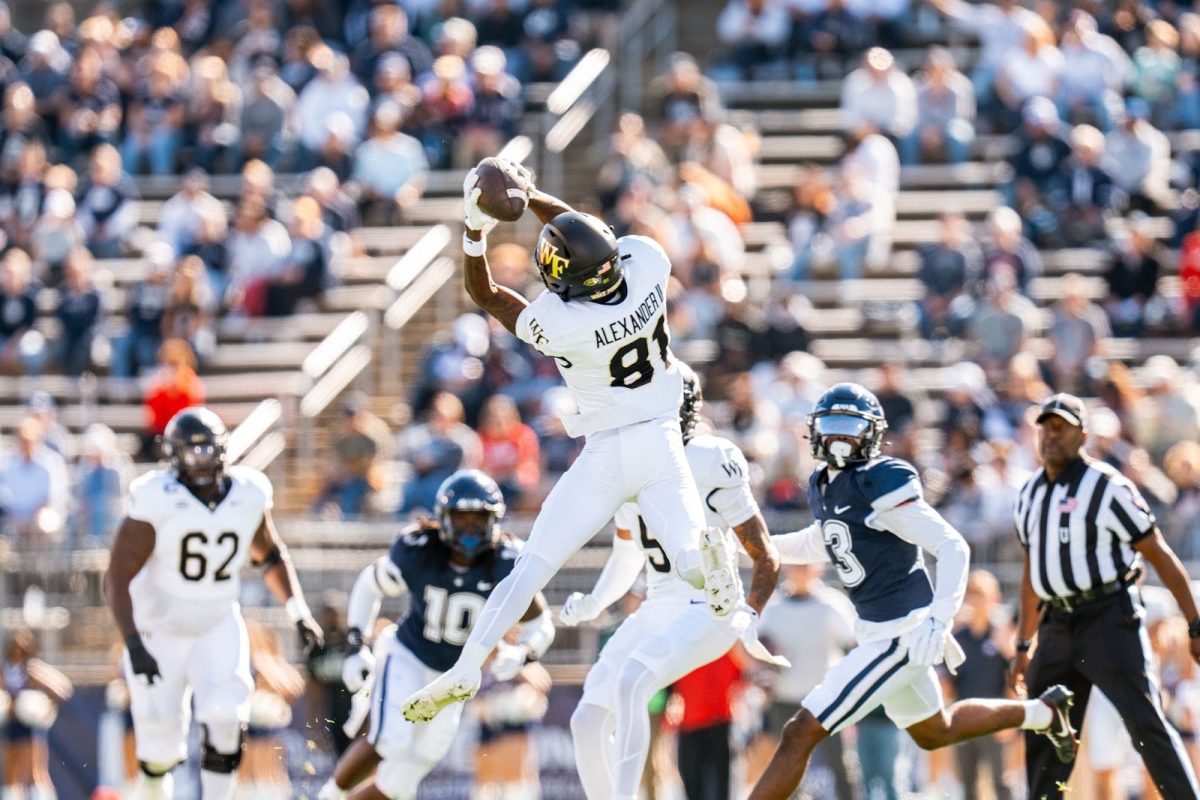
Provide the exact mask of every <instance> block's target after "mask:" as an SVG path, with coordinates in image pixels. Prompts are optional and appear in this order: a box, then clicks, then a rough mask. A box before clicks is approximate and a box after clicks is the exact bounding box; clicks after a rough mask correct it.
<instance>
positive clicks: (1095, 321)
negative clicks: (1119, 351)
mask: <svg viewBox="0 0 1200 800" xmlns="http://www.w3.org/2000/svg"><path fill="white" fill-rule="evenodd" d="M1060 294H1061V299H1060V300H1059V301H1058V303H1057V304H1055V306H1054V317H1053V321H1052V322H1051V323H1050V329H1049V330H1048V331H1047V336H1048V338H1049V339H1050V342H1051V344H1053V345H1054V347H1053V349H1052V350H1051V357H1050V364H1049V369H1050V374H1051V376H1052V379H1053V381H1054V389H1055V391H1059V392H1072V393H1080V394H1082V393H1083V391H1084V388H1085V387H1084V386H1083V384H1082V381H1083V377H1084V375H1085V372H1084V367H1085V365H1086V364H1087V362H1088V360H1089V359H1091V358H1094V357H1096V356H1097V355H1099V351H1100V343H1101V342H1102V341H1104V340H1105V339H1107V338H1108V337H1109V336H1111V335H1112V331H1111V330H1109V327H1108V317H1107V316H1105V314H1104V309H1102V308H1101V307H1100V306H1098V305H1096V304H1095V303H1093V302H1091V301H1090V300H1089V299H1088V296H1087V284H1086V282H1085V280H1084V278H1083V276H1082V275H1079V274H1078V273H1074V272H1072V273H1070V274H1068V275H1065V276H1063V279H1062V289H1061V292H1060Z"/></svg>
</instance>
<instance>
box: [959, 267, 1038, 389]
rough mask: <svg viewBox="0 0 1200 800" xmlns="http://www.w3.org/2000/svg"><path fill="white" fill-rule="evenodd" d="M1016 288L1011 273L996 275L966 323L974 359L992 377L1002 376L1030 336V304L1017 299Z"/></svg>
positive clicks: (991, 278) (1006, 271)
mask: <svg viewBox="0 0 1200 800" xmlns="http://www.w3.org/2000/svg"><path fill="white" fill-rule="evenodd" d="M1016 285H1017V284H1016V279H1015V278H1014V277H1013V275H1012V273H1011V272H1010V271H1008V270H998V271H996V272H995V273H993V274H992V276H991V277H990V278H988V281H987V284H986V287H985V289H984V296H983V302H982V303H980V304H979V306H978V307H977V308H976V309H975V311H974V313H973V314H971V318H970V320H968V322H967V331H966V334H967V339H968V341H970V342H972V343H973V345H974V348H975V357H976V359H977V360H978V362H979V364H980V365H981V366H982V367H983V368H984V370H985V371H987V372H988V373H989V374H990V375H993V376H994V375H998V374H1003V372H1004V370H1005V369H1006V368H1007V367H1008V362H1009V361H1011V360H1012V357H1013V356H1015V355H1016V354H1017V353H1018V352H1020V351H1021V349H1022V348H1023V347H1024V346H1025V340H1026V338H1028V336H1029V323H1028V321H1027V319H1028V315H1029V311H1030V308H1029V302H1028V301H1027V300H1024V299H1023V298H1021V297H1019V296H1018V295H1017V293H1016Z"/></svg>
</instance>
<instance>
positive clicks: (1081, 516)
mask: <svg viewBox="0 0 1200 800" xmlns="http://www.w3.org/2000/svg"><path fill="white" fill-rule="evenodd" d="M1013 522H1014V523H1015V525H1016V527H1017V537H1018V538H1019V539H1020V540H1021V545H1022V546H1023V547H1024V548H1025V550H1026V552H1028V554H1029V575H1030V578H1031V579H1032V581H1033V591H1034V592H1035V593H1037V595H1038V597H1041V598H1042V599H1045V600H1048V599H1050V598H1052V597H1070V596H1072V595H1075V594H1078V593H1080V592H1083V591H1086V590H1088V589H1092V588H1095V587H1098V586H1100V585H1102V584H1105V583H1108V582H1110V581H1115V580H1118V579H1119V578H1122V577H1124V576H1125V575H1126V574H1127V573H1128V572H1129V571H1130V569H1132V568H1133V567H1135V566H1138V565H1139V564H1140V561H1141V556H1140V554H1138V552H1137V551H1136V550H1134V549H1133V547H1132V545H1133V543H1134V542H1136V541H1138V540H1139V539H1141V538H1142V537H1144V536H1148V535H1149V534H1150V533H1152V532H1153V531H1154V524H1155V523H1154V515H1153V514H1151V513H1150V509H1149V508H1148V507H1147V506H1146V501H1145V500H1143V499H1142V496H1141V494H1139V493H1138V490H1137V488H1136V487H1134V485H1133V484H1132V483H1131V482H1130V481H1129V479H1128V478H1126V477H1125V476H1124V475H1122V474H1121V473H1119V472H1117V471H1116V470H1115V469H1113V468H1112V467H1111V466H1109V465H1108V464H1106V463H1104V462H1103V461H1096V460H1094V459H1092V458H1089V457H1087V456H1082V455H1081V456H1080V458H1078V459H1076V460H1075V461H1074V462H1072V463H1071V464H1070V465H1069V466H1068V467H1067V468H1066V469H1065V470H1063V472H1062V474H1060V475H1059V476H1058V478H1057V479H1056V480H1054V481H1050V480H1048V479H1047V478H1046V473H1045V471H1044V470H1038V471H1037V473H1036V474H1034V476H1033V477H1032V478H1030V479H1029V481H1028V482H1027V483H1026V484H1025V486H1024V487H1022V489H1021V494H1020V496H1019V497H1018V498H1017V505H1016V509H1015V510H1014V513H1013Z"/></svg>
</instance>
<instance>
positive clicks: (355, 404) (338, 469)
mask: <svg viewBox="0 0 1200 800" xmlns="http://www.w3.org/2000/svg"><path fill="white" fill-rule="evenodd" d="M333 451H334V454H335V455H336V457H337V459H336V463H334V464H333V465H331V469H330V471H329V472H328V474H326V476H325V483H324V486H323V487H322V489H321V494H320V496H319V497H318V498H317V501H316V503H315V504H314V510H315V511H316V512H317V513H319V514H325V515H330V514H336V515H337V517H338V518H342V519H350V518H356V517H359V516H362V514H363V513H364V512H365V511H366V510H367V507H368V504H369V503H370V500H371V497H372V495H374V494H375V493H376V492H378V491H379V490H380V489H381V488H382V486H383V478H382V474H381V469H382V466H383V464H385V463H388V462H390V461H391V459H392V457H393V455H394V448H393V446H392V434H391V431H390V430H388V426H387V423H385V422H384V421H383V420H381V419H380V418H379V417H377V416H375V415H374V414H372V413H371V411H370V409H369V408H368V407H367V397H366V395H365V394H363V393H361V392H352V393H351V394H350V395H349V396H347V398H346V399H345V400H344V401H343V402H342V405H341V416H340V419H339V425H338V431H337V433H336V434H335V438H334V445H333Z"/></svg>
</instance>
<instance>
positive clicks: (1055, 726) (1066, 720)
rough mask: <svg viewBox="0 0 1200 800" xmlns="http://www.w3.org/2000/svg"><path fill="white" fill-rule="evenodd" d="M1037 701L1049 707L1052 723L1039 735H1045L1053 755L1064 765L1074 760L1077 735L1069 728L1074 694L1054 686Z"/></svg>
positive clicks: (1066, 689)
mask: <svg viewBox="0 0 1200 800" xmlns="http://www.w3.org/2000/svg"><path fill="white" fill-rule="evenodd" d="M1038 700H1040V701H1042V702H1043V703H1045V704H1046V705H1048V706H1049V707H1050V712H1051V713H1052V714H1053V715H1054V721H1053V722H1051V723H1050V727H1049V728H1046V730H1044V731H1040V733H1042V734H1045V736H1046V738H1047V739H1049V740H1050V743H1051V744H1053V745H1054V754H1055V755H1057V756H1058V760H1059V761H1061V762H1062V763H1064V764H1070V763H1071V762H1072V761H1074V760H1075V751H1076V749H1078V747H1079V734H1078V733H1077V732H1076V730H1075V729H1074V728H1072V727H1071V716H1070V715H1071V706H1072V705H1074V704H1075V693H1074V692H1072V691H1071V690H1070V689H1068V688H1067V687H1065V686H1063V685H1061V684H1056V685H1054V686H1051V687H1050V688H1049V689H1047V690H1046V691H1044V692H1042V694H1041V696H1040V697H1038Z"/></svg>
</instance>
